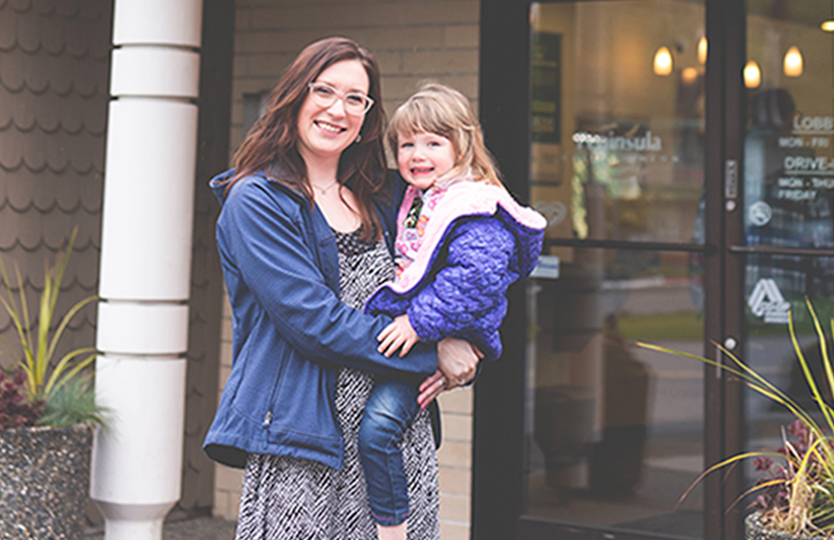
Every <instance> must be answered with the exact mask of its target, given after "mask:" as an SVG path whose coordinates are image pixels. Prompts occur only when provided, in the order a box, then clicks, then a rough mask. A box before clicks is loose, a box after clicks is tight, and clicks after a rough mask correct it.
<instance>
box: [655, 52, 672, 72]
mask: <svg viewBox="0 0 834 540" xmlns="http://www.w3.org/2000/svg"><path fill="white" fill-rule="evenodd" d="M672 67H673V66H672V51H670V50H669V47H667V46H666V45H663V46H661V47H660V48H659V49H658V50H657V52H656V53H654V72H655V75H660V76H661V77H666V76H667V75H671V73H672Z"/></svg>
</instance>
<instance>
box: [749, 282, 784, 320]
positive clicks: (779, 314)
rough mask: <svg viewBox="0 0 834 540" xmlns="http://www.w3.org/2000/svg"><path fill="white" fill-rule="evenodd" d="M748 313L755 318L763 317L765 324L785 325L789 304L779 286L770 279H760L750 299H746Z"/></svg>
mask: <svg viewBox="0 0 834 540" xmlns="http://www.w3.org/2000/svg"><path fill="white" fill-rule="evenodd" d="M747 305H748V306H750V311H752V312H753V315H755V316H756V317H764V322H765V323H767V324H787V323H788V310H789V309H790V308H791V304H790V302H785V298H784V297H783V296H782V292H781V291H780V290H779V286H778V285H776V282H775V281H774V280H773V279H771V278H762V279H760V280H759V282H758V283H756V286H755V287H753V292H752V293H751V294H750V298H748V299H747Z"/></svg>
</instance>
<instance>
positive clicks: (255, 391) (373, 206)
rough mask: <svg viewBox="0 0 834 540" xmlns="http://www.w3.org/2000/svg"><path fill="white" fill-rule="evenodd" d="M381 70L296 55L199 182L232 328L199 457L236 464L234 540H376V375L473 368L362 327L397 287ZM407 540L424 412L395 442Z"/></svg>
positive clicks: (354, 58) (451, 353) (425, 488)
mask: <svg viewBox="0 0 834 540" xmlns="http://www.w3.org/2000/svg"><path fill="white" fill-rule="evenodd" d="M381 101H382V100H381V96H380V94H379V72H378V69H377V65H376V62H375V61H374V59H373V58H372V57H371V56H370V54H368V52H367V51H365V50H364V49H362V48H361V47H359V46H358V45H357V44H356V43H354V42H353V41H350V40H347V39H343V38H331V39H326V40H322V41H319V42H316V43H313V44H312V45H310V46H308V47H307V48H306V49H304V50H303V51H302V52H301V53H300V54H299V56H298V58H297V59H296V60H295V61H294V62H293V64H292V65H291V66H290V67H289V68H288V70H287V72H286V73H285V74H284V76H283V77H282V78H281V81H280V82H279V83H278V85H277V86H276V87H275V89H274V90H273V91H272V94H271V95H270V99H269V104H268V106H267V110H266V112H265V113H264V115H263V116H262V117H261V118H260V120H258V122H257V123H256V124H255V125H254V127H253V128H252V130H251V131H250V133H249V134H248V136H247V137H246V140H245V141H244V143H243V145H242V146H241V148H240V149H239V151H238V153H237V155H236V156H235V168H234V169H232V170H231V171H227V172H226V173H223V174H221V175H220V176H218V177H217V178H215V179H214V180H212V182H211V185H212V188H213V189H214V191H215V193H216V195H217V196H218V198H219V199H220V201H221V203H222V205H223V209H222V211H221V213H220V217H219V218H218V222H217V246H218V250H219V251H220V256H221V260H222V264H223V273H224V277H225V280H226V286H227V289H228V293H229V300H230V303H231V306H232V313H233V317H234V321H235V324H234V334H233V351H234V352H233V355H234V357H233V361H232V372H231V374H230V376H229V379H228V381H227V383H226V387H225V390H224V392H223V396H222V398H221V402H220V405H219V407H218V411H217V415H216V417H215V420H214V423H213V424H212V426H211V428H210V430H209V433H208V435H207V437H206V442H205V450H206V452H207V453H208V455H209V456H210V457H211V458H213V459H216V460H218V461H220V462H222V463H225V464H227V465H231V466H236V467H245V468H246V473H245V476H244V485H243V492H242V494H241V508H240V514H239V515H240V519H239V523H238V527H237V538H239V539H247V540H248V539H260V538H270V539H279V540H280V539H290V538H293V539H294V538H321V539H325V538H326V539H334V540H348V539H351V540H352V539H356V538H375V537H376V526H375V525H374V522H373V520H372V518H371V511H370V507H369V503H368V496H367V493H366V490H365V485H366V482H365V477H364V472H363V469H362V467H361V465H360V462H359V457H358V450H357V435H358V430H359V420H360V418H361V416H362V411H363V409H364V407H365V402H366V400H367V398H368V395H369V393H370V391H371V388H372V386H373V384H374V377H375V376H379V375H388V376H400V377H405V378H406V379H407V380H409V381H410V382H411V383H412V384H414V385H415V386H416V385H417V384H419V383H420V382H421V381H423V385H422V388H423V389H424V390H423V392H422V394H421V396H420V399H421V401H422V402H424V403H426V404H428V403H430V402H431V401H432V400H433V399H434V398H435V397H437V395H438V394H439V393H440V392H441V391H443V390H444V389H451V388H454V386H455V384H446V386H445V387H444V386H443V382H444V381H443V379H442V378H441V376H440V373H439V372H438V371H437V369H438V366H440V367H442V368H443V369H444V372H445V373H446V374H447V376H448V377H449V378H451V377H454V381H461V383H465V382H467V381H469V380H470V379H471V378H472V377H473V376H474V374H475V370H476V366H477V356H476V354H475V351H474V350H473V348H472V346H471V345H469V344H468V343H467V342H465V341H461V340H458V339H454V338H448V339H446V340H443V341H441V342H440V343H438V344H433V345H418V346H417V347H415V348H414V350H413V351H412V352H411V353H410V354H408V355H407V357H406V358H404V359H401V358H395V359H389V358H387V357H385V356H384V355H383V354H381V353H380V352H378V351H377V341H376V337H377V335H378V334H379V333H380V332H381V331H382V329H383V328H385V326H387V324H388V323H389V322H390V320H391V319H390V318H389V317H387V316H385V315H377V316H371V315H365V314H363V313H362V312H361V311H359V310H358V309H356V308H361V307H362V305H363V304H364V302H365V300H366V298H367V296H368V295H369V294H370V293H371V292H372V291H373V290H374V289H375V288H377V287H378V286H379V285H381V284H382V283H383V282H385V281H387V280H388V279H390V278H391V277H392V276H393V260H392V257H391V250H392V246H391V244H390V238H391V237H392V234H390V232H389V230H390V228H391V227H392V225H393V220H394V213H395V208H396V205H397V204H398V203H399V201H398V200H397V198H396V197H393V196H392V194H393V192H394V189H393V188H394V186H393V185H389V182H388V180H387V178H388V177H387V175H386V169H385V159H384V154H383V146H382V132H383V127H384V126H383V124H384V113H383V112H382V109H381V108H380V107H378V106H374V103H381ZM402 449H403V460H404V465H405V467H404V468H405V472H406V476H407V479H408V486H409V493H408V496H409V501H410V503H411V508H410V514H409V521H408V535H409V536H408V537H409V538H414V539H418V538H419V539H420V540H423V539H429V540H431V539H436V538H438V537H439V525H438V497H439V495H438V485H437V455H436V451H435V447H434V438H433V436H432V429H431V422H430V416H429V410H425V411H423V412H422V413H421V414H420V415H418V417H417V418H416V419H415V420H414V422H413V423H412V424H411V426H410V428H409V429H408V430H407V431H406V433H405V435H404V437H403V440H402Z"/></svg>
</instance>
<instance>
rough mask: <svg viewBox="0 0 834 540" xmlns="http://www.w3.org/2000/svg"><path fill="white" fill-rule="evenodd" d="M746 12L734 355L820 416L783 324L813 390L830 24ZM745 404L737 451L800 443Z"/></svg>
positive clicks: (832, 240) (751, 4) (817, 4)
mask: <svg viewBox="0 0 834 540" xmlns="http://www.w3.org/2000/svg"><path fill="white" fill-rule="evenodd" d="M746 5H747V20H746V26H747V56H746V58H747V63H746V67H745V71H744V82H745V86H746V93H747V102H748V111H749V114H748V121H747V126H746V134H745V137H744V186H743V187H744V213H743V232H744V235H743V238H741V239H740V240H741V242H739V245H736V246H732V247H731V250H732V251H733V252H734V253H737V254H738V256H740V257H743V258H744V261H745V263H744V276H743V291H744V299H743V327H742V330H743V335H744V341H743V347H742V348H741V354H742V355H743V357H744V358H745V359H746V361H747V363H748V364H750V365H751V366H752V367H753V368H755V369H756V370H757V371H758V372H760V373H762V374H763V375H765V376H766V377H767V378H768V379H770V380H771V381H772V382H773V383H775V384H776V385H778V386H779V387H780V388H782V389H783V390H785V391H786V392H788V393H789V394H790V395H791V397H792V398H793V399H794V400H795V401H796V402H797V403H798V404H799V405H800V406H802V407H803V408H805V409H806V410H808V411H814V410H817V411H818V406H817V405H816V403H815V402H814V400H813V398H812V396H811V393H810V391H809V389H808V386H807V384H806V383H805V378H804V376H803V375H802V370H801V368H800V366H799V364H798V362H797V360H796V354H795V353H794V348H793V346H792V344H791V340H790V337H789V335H788V332H787V329H786V324H787V319H788V311H789V310H790V311H791V313H792V315H793V319H794V322H795V325H796V330H797V334H798V338H799V341H800V346H801V348H802V350H803V351H804V355H805V356H806V358H807V359H808V361H809V364H810V367H811V370H812V372H813V373H814V375H815V377H816V378H817V380H818V381H821V377H822V367H821V366H822V364H821V361H820V353H819V343H818V342H819V340H818V338H817V335H816V333H815V332H814V329H813V326H812V324H811V320H810V317H809V314H808V311H807V309H806V306H805V299H806V298H807V299H808V300H810V301H811V303H812V304H813V305H814V307H815V309H816V311H817V313H818V315H819V316H820V318H821V320H822V321H823V322H824V325H825V326H828V332H829V334H830V330H831V329H830V325H827V324H825V322H827V321H829V320H831V317H832V316H834V227H832V220H833V219H834V215H832V210H834V206H832V205H833V204H834V137H833V136H834V107H832V104H834V77H832V62H834V54H832V45H834V35H832V33H831V30H834V29H832V28H829V27H828V25H827V24H823V23H825V21H831V20H832V19H834V13H832V3H831V2H830V1H807V2H799V3H797V2H786V1H776V2H762V1H761V0H747V2H746ZM829 24H834V23H829ZM826 29H827V30H826ZM829 339H830V335H829ZM829 344H830V341H829ZM825 394H826V395H827V396H828V398H829V399H830V392H829V391H826V392H825ZM744 398H745V399H744V404H745V415H746V423H745V427H746V431H745V441H744V446H745V448H746V449H750V450H770V451H775V450H776V449H777V448H780V447H782V446H784V445H785V441H786V439H787V440H788V441H790V442H791V443H792V444H795V445H796V444H797V443H798V439H797V438H796V437H795V436H794V435H793V434H792V433H796V432H795V431H793V430H791V429H790V428H789V426H790V424H791V422H792V421H793V420H794V419H795V418H794V417H793V416H792V415H791V414H790V413H789V412H787V411H786V410H785V409H784V408H783V407H780V406H778V405H776V404H774V403H772V402H769V401H768V400H766V399H764V398H762V397H761V396H759V395H757V394H755V393H754V392H752V391H749V390H747V391H745V395H744ZM817 416H818V415H815V417H817ZM817 419H818V420H819V418H817ZM775 461H778V460H775ZM776 465H777V464H774V466H773V467H770V468H766V467H763V466H761V463H760V466H759V467H758V468H757V467H754V466H753V465H752V464H748V465H747V467H746V468H745V476H746V482H745V484H750V483H752V482H754V481H755V480H756V479H757V478H761V477H764V478H767V477H769V476H770V475H771V474H775V472H776V471H775V467H776ZM757 469H758V470H757ZM763 496H764V497H768V496H770V494H768V493H764V494H763ZM754 504H755V502H754Z"/></svg>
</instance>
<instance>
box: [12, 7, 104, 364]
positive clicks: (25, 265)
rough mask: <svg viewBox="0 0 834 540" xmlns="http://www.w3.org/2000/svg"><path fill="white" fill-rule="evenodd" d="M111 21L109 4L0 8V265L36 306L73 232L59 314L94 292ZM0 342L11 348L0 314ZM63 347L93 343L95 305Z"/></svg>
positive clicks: (68, 334) (70, 331)
mask: <svg viewBox="0 0 834 540" xmlns="http://www.w3.org/2000/svg"><path fill="white" fill-rule="evenodd" d="M110 17H111V3H110V2H109V1H106V0H85V1H78V0H60V1H48V0H0V256H2V258H3V261H4V262H5V263H6V266H7V267H13V266H14V265H15V264H17V265H18V266H19V268H20V271H21V275H22V276H23V279H24V282H25V292H26V294H27V295H29V296H30V300H31V301H35V300H36V298H37V295H38V293H39V292H40V290H41V288H42V287H43V273H44V264H45V261H50V263H51V262H52V261H54V259H55V255H56V253H57V252H58V251H60V250H61V249H63V248H65V247H66V245H67V241H68V239H69V237H70V234H71V232H72V230H73V228H74V227H78V238H77V240H76V243H75V246H74V249H73V255H72V257H71V260H70V265H69V268H68V269H67V273H66V275H65V277H64V285H63V289H64V292H63V294H62V295H61V297H60V299H59V301H58V313H63V312H64V311H66V309H67V308H68V307H69V306H70V305H72V304H73V303H75V302H77V301H78V300H80V299H82V298H84V297H86V296H89V295H92V294H95V293H96V289H97V280H98V257H99V249H100V242H99V240H100V236H101V234H100V222H101V201H102V197H101V195H102V171H103V169H104V134H105V128H106V124H107V100H108V97H107V89H108V70H109V56H110ZM0 337H3V338H4V339H6V340H7V341H9V342H11V343H13V342H14V339H15V335H14V328H13V327H12V326H11V321H10V319H9V317H8V315H7V314H6V313H5V311H3V310H0ZM63 339H64V341H63V345H62V347H63V350H69V348H70V347H79V346H89V345H92V344H93V343H94V341H95V306H94V305H90V306H89V307H87V308H86V309H84V310H83V311H82V312H81V313H80V314H79V315H77V316H76V317H75V319H74V320H73V322H72V324H71V325H70V327H69V329H68V331H67V332H66V334H65V337H64V338H63ZM4 353H5V354H4V355H3V356H0V362H2V364H3V365H6V366H8V365H9V363H10V361H11V358H10V355H9V354H8V351H4ZM58 353H59V354H60V353H61V351H60V350H59V351H58Z"/></svg>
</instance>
